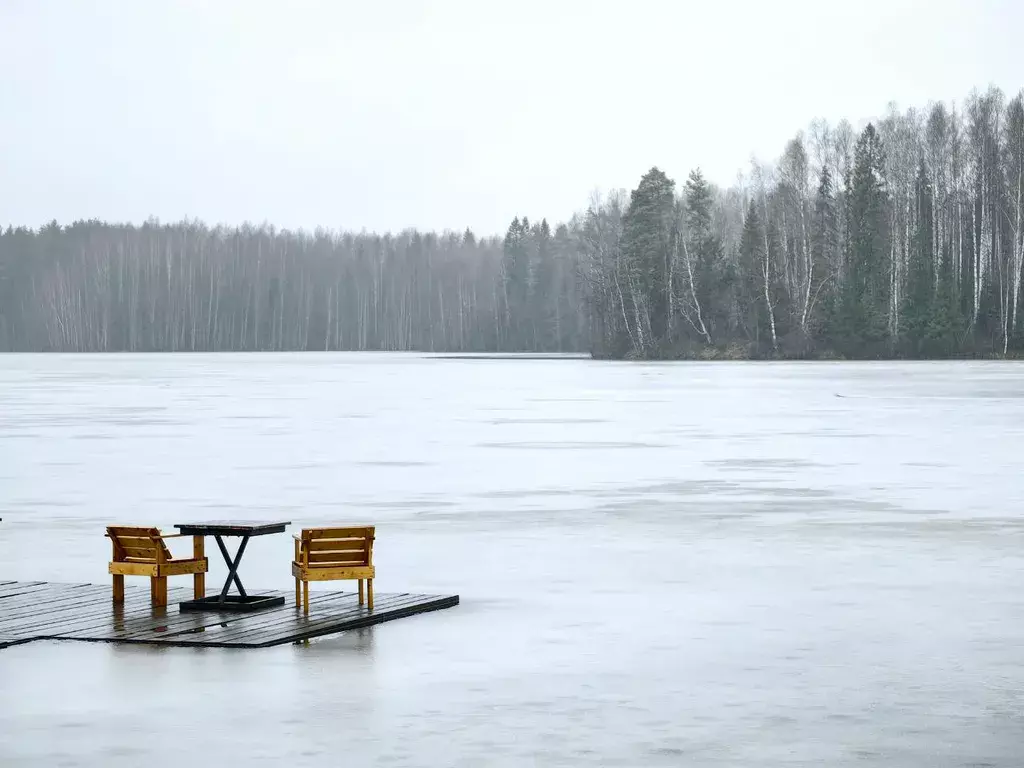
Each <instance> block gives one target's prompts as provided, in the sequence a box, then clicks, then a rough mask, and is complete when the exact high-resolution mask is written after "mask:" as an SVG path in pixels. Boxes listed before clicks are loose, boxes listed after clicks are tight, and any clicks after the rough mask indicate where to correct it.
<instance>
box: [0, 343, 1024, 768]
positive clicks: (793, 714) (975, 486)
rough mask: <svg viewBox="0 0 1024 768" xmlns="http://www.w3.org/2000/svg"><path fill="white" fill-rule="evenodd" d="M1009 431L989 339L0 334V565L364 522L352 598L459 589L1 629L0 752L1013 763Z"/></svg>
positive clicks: (73, 561)
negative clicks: (880, 350)
mask: <svg viewBox="0 0 1024 768" xmlns="http://www.w3.org/2000/svg"><path fill="white" fill-rule="evenodd" d="M1022 445H1024V368H1022V367H1021V366H1020V365H1015V364H1004V363H994V362H992V363H919V364H906V363H900V364H896V363H893V364H889V363H879V364H828V363H820V364H817V363H816V364H744V363H725V364H696V363H689V364H626V363H608V362H595V361H589V360H553V361H547V360H464V359H457V360H453V359H437V358H428V357H423V356H417V355H385V354H363V355H354V354H353V355H329V354H305V355H271V354H267V355H174V356H170V355H167V356H156V355H154V356H150V355H135V356H127V355H126V356H105V355H103V356H16V355H11V356H0V517H2V518H3V522H0V580H4V579H8V580H11V579H19V580H38V579H49V580H60V581H91V582H96V583H105V582H106V580H107V576H106V563H107V558H108V555H109V545H108V542H107V540H106V539H105V538H104V537H103V528H104V526H105V525H107V524H109V523H113V522H124V523H135V524H153V525H159V526H162V527H165V528H168V529H169V528H171V526H173V524H174V523H179V522H185V521H191V520H197V519H198V520H202V519H220V518H226V517H245V518H256V519H266V520H272V519H286V520H291V521H292V523H293V525H292V530H293V531H294V530H297V529H298V528H300V527H301V526H303V525H324V524H329V523H349V522H352V523H361V522H367V523H375V524H376V525H377V526H378V531H377V543H376V559H377V563H378V579H377V581H376V586H377V589H378V591H380V592H405V591H415V592H434V593H457V594H460V595H461V597H462V604H461V605H460V606H459V607H457V608H454V609H451V610H447V611H442V612H439V613H435V614H430V615H426V616H420V617H415V618H410V619H405V620H402V621H397V622H394V623H390V624H385V625H383V626H380V627H376V628H373V629H370V630H364V631H361V632H355V633H350V634H346V635H337V636H332V637H328V638H324V639H321V640H318V641H314V642H312V643H311V644H310V645H309V646H308V647H304V646H285V647H281V648H272V649H267V650H261V651H223V650H214V649H207V650H191V649H155V648H148V647H137V646H108V645H92V644H83V643H53V642H41V643H33V644H29V645H25V646H19V647H13V648H9V649H6V650H3V651H0V765H3V766H4V768H15V767H16V766H58V765H96V766H104V767H105V768H108V767H109V768H121V767H122V766H123V767H126V768H127V767H128V766H132V767H133V768H134V766H137V765H139V764H142V763H145V764H146V765H150V766H163V765H172V764H177V763H179V762H180V761H188V762H189V763H192V764H197V765H205V764H209V765H274V766H278V765H289V766H316V767H317V768H321V767H322V766H325V765H335V764H342V763H344V764H346V765H353V766H364V765H365V766H369V765H391V766H446V767H447V766H516V767H518V766H524V765H537V766H576V765H588V766H589V765H601V766H640V767H645V766H662V765H664V766H684V765H685V766H691V765H699V766H723V767H724V766H730V767H734V766H772V767H775V766H806V767H807V768H810V767H811V766H814V768H820V766H887V767H892V766H915V767H916V766H922V767H924V766H927V767H929V768H932V767H945V766H973V767H974V768H978V767H980V766H998V767H999V768H1002V767H1003V766H1006V767H1009V766H1019V765H1020V764H1021V759H1022V755H1024V513H1022V504H1021V502H1022V496H1024V476H1022V474H1021V466H1022V465H1021V458H1020V451H1021V446H1022ZM175 543H176V544H178V548H179V549H180V547H181V544H182V542H172V544H175ZM172 548H174V547H172ZM39 551H43V552H45V553H46V554H45V557H44V558H42V559H40V558H39V556H38V555H37V554H35V553H38V552H39ZM290 557H291V539H290V536H271V537H264V538H257V539H253V540H252V542H251V543H250V545H249V549H248V552H247V554H246V557H245V560H244V561H243V564H242V577H243V580H244V581H245V583H246V585H247V586H248V587H270V588H279V589H288V588H289V587H290V585H291V580H290V576H289V561H290ZM211 566H212V571H213V573H212V575H211V577H210V581H209V583H210V584H219V582H220V581H221V580H222V579H223V575H224V569H223V566H222V564H221V563H220V561H219V558H217V560H216V561H215V560H214V559H213V558H212V557H211ZM172 583H177V584H182V585H187V583H188V580H187V579H184V580H182V579H176V580H173V581H172ZM332 586H335V587H339V588H349V587H350V586H351V585H345V586H343V585H340V584H336V585H332ZM0 610H3V609H2V603H0ZM156 746H158V750H156V749H155V748H156Z"/></svg>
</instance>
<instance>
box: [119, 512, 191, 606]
mask: <svg viewBox="0 0 1024 768" xmlns="http://www.w3.org/2000/svg"><path fill="white" fill-rule="evenodd" d="M106 535H107V537H108V538H109V539H110V541H111V543H112V544H113V546H114V556H113V559H112V561H111V563H110V565H109V566H108V568H107V570H108V572H109V573H111V574H112V575H113V577H114V602H115V603H123V602H124V577H125V576H149V578H150V581H149V592H150V596H151V597H152V601H153V605H167V577H168V576H184V575H187V574H192V577H193V578H192V584H193V588H194V591H195V596H196V599H197V600H198V599H199V598H201V597H206V573H207V571H208V570H209V560H207V558H206V557H205V556H204V555H205V553H204V551H203V550H204V541H205V540H204V539H203V537H202V536H194V537H193V538H192V557H190V558H174V557H172V556H171V552H170V550H169V549H167V545H166V544H165V543H164V540H165V539H176V538H180V537H182V536H183V534H180V533H176V534H171V535H169V536H165V535H164V534H162V533H160V530H159V529H158V528H142V527H135V526H108V527H107V533H106Z"/></svg>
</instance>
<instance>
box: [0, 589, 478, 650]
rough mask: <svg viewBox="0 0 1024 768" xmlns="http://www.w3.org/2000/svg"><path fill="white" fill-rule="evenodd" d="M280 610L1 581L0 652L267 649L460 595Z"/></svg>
mask: <svg viewBox="0 0 1024 768" xmlns="http://www.w3.org/2000/svg"><path fill="white" fill-rule="evenodd" d="M261 594H273V595H285V596H286V598H287V600H286V602H285V605H283V606H279V607H274V608H268V609H265V610H260V611H254V612H252V613H245V614H237V613H230V614H229V613H221V612H217V611H201V612H194V613H193V612H185V611H179V610H178V603H180V602H182V601H184V600H188V599H189V598H190V597H191V590H188V589H186V588H183V587H178V588H174V589H171V590H169V595H168V597H169V602H168V605H167V606H153V605H151V603H150V600H149V598H150V594H149V590H148V589H145V588H143V587H138V586H134V585H132V586H126V588H125V602H124V603H120V604H114V603H113V600H112V595H111V593H110V588H109V586H107V587H106V588H103V587H101V586H100V585H91V584H56V583H47V582H5V581H2V580H0V649H3V648H10V647H13V646H16V645H23V644H25V643H30V642H34V641H37V640H51V641H52V640H69V641H79V642H104V643H124V644H139V645H163V646H174V647H193V648H270V647H273V646H278V645H286V644H290V643H295V642H301V641H304V640H311V639H313V638H317V637H323V636H325V635H332V634H337V633H340V632H347V631H350V630H353V629H364V628H366V627H371V626H375V625H377V624H383V623H385V622H389V621H395V620H397V619H403V618H408V617H411V616H416V615H418V614H425V613H432V612H435V611H440V610H444V609H446V608H453V607H455V606H457V605H458V604H459V596H458V595H421V594H411V593H399V594H394V593H378V595H377V599H376V604H375V606H374V610H373V611H370V610H369V609H368V608H367V607H366V606H361V605H359V604H358V596H357V593H356V592H354V591H353V592H333V591H319V590H317V591H314V592H313V593H311V595H310V597H311V610H310V613H309V614H308V615H305V614H303V612H302V610H301V609H300V608H296V607H295V604H294V597H293V595H292V594H291V591H288V592H287V593H286V592H283V591H278V590H272V591H262V592H261Z"/></svg>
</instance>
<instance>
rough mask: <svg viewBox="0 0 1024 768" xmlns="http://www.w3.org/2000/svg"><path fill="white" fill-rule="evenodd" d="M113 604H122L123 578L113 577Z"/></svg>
mask: <svg viewBox="0 0 1024 768" xmlns="http://www.w3.org/2000/svg"><path fill="white" fill-rule="evenodd" d="M114 602H115V603H123V602H124V576H115V577H114Z"/></svg>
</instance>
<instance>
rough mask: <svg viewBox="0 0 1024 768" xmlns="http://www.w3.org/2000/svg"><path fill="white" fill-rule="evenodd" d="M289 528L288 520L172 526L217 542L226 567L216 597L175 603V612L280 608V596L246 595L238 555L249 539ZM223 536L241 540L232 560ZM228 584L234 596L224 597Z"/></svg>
mask: <svg viewBox="0 0 1024 768" xmlns="http://www.w3.org/2000/svg"><path fill="white" fill-rule="evenodd" d="M289 525H291V522H290V521H289V522H271V523H267V522H256V521H252V520H215V521H213V522H207V523H181V524H179V525H176V526H174V527H175V528H177V529H178V532H179V533H181V534H183V535H185V536H196V537H203V536H213V538H214V539H215V540H216V541H217V547H218V548H219V549H220V554H221V556H222V557H223V558H224V562H225V563H226V564H227V566H228V577H227V579H226V580H225V581H224V587H223V588H222V589H221V591H220V594H219V595H214V596H212V597H203V598H200V599H198V600H187V601H185V602H182V603H179V604H178V609H179V610H181V611H256V610H260V609H263V608H272V607H275V606H278V605H284V598H283V597H280V596H274V595H250V594H249V593H247V592H246V591H245V587H243V586H242V580H241V579H240V578H239V576H238V565H239V563H241V562H242V555H244V554H245V546H246V544H248V543H249V538H250V537H252V536H266V535H267V534H271V533H284V529H285V528H286V527H287V526H289ZM225 536H240V537H241V539H242V543H241V544H239V545H238V550H237V551H236V552H235V555H234V557H232V556H231V555H230V554H228V548H227V547H226V546H224V537H225ZM232 582H234V584H235V588H236V589H237V590H238V594H237V595H229V594H228V591H229V590H230V589H231V583H232Z"/></svg>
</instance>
